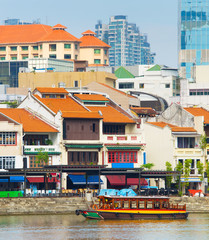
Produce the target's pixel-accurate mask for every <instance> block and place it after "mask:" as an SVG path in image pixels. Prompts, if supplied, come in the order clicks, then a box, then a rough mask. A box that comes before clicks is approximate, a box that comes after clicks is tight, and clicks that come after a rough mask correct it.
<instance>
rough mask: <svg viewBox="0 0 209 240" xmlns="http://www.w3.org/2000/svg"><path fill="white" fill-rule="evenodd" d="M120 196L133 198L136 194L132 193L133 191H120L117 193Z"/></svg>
mask: <svg viewBox="0 0 209 240" xmlns="http://www.w3.org/2000/svg"><path fill="white" fill-rule="evenodd" d="M118 195H120V196H129V197H134V196H136V195H137V194H136V193H135V192H134V190H133V189H121V190H120V191H119V193H118Z"/></svg>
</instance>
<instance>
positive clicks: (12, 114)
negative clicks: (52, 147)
mask: <svg viewBox="0 0 209 240" xmlns="http://www.w3.org/2000/svg"><path fill="white" fill-rule="evenodd" d="M0 113H3V114H4V115H6V116H8V117H9V118H11V119H13V120H14V121H16V122H18V123H20V124H22V125H23V130H24V132H37V133H41V132H44V133H47V132H58V130H56V129H55V128H53V127H51V126H50V125H48V124H47V123H45V122H44V121H42V120H40V119H39V118H38V117H36V116H35V115H33V114H32V113H29V112H28V111H26V110H25V109H21V108H15V109H13V108H1V109H0Z"/></svg>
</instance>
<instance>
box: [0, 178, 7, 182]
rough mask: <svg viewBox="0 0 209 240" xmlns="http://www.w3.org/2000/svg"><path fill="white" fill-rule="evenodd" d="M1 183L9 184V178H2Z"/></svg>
mask: <svg viewBox="0 0 209 240" xmlns="http://www.w3.org/2000/svg"><path fill="white" fill-rule="evenodd" d="M0 182H8V179H7V178H1V179H0Z"/></svg>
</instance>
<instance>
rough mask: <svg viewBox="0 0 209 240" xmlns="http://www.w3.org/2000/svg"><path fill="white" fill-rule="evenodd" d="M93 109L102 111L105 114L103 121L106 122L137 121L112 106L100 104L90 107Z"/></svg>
mask: <svg viewBox="0 0 209 240" xmlns="http://www.w3.org/2000/svg"><path fill="white" fill-rule="evenodd" d="M88 109H90V110H91V111H96V112H98V111H101V113H102V116H103V122H105V123H135V121H134V120H132V119H131V118H129V117H127V116H126V115H124V114H123V113H121V112H119V111H118V110H116V109H115V108H113V107H111V106H99V107H93V106H91V107H89V106H88Z"/></svg>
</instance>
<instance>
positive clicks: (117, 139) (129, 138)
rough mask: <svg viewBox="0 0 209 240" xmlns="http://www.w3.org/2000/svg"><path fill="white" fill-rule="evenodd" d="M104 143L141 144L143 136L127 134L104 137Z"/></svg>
mask: <svg viewBox="0 0 209 240" xmlns="http://www.w3.org/2000/svg"><path fill="white" fill-rule="evenodd" d="M103 139H104V143H106V144H107V143H109V144H139V143H141V136H137V135H132V134H130V135H129V134H126V135H108V134H107V135H103Z"/></svg>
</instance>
